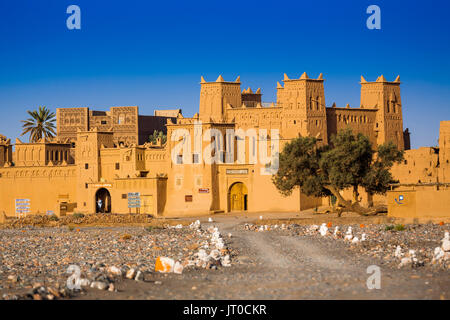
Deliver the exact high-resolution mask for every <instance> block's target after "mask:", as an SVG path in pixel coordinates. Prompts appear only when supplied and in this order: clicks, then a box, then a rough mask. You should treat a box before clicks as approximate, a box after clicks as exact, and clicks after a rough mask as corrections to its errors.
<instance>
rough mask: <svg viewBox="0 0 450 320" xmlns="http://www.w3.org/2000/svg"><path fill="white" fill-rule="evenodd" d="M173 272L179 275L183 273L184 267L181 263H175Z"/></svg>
mask: <svg viewBox="0 0 450 320" xmlns="http://www.w3.org/2000/svg"><path fill="white" fill-rule="evenodd" d="M173 272H174V273H177V274H182V273H183V265H182V264H181V263H180V262H179V261H177V262H175V265H174V266H173Z"/></svg>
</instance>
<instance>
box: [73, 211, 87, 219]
mask: <svg viewBox="0 0 450 320" xmlns="http://www.w3.org/2000/svg"><path fill="white" fill-rule="evenodd" d="M72 217H74V218H75V219H80V218H84V214H82V213H80V212H75V213H74V214H73V215H72Z"/></svg>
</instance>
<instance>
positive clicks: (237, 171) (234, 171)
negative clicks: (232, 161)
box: [227, 169, 248, 174]
mask: <svg viewBox="0 0 450 320" xmlns="http://www.w3.org/2000/svg"><path fill="white" fill-rule="evenodd" d="M227 174H248V169H227Z"/></svg>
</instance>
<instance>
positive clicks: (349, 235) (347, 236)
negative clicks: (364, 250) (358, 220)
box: [344, 227, 353, 241]
mask: <svg viewBox="0 0 450 320" xmlns="http://www.w3.org/2000/svg"><path fill="white" fill-rule="evenodd" d="M352 239H353V233H352V227H348V229H347V232H346V233H345V237H344V240H347V241H350V240H352Z"/></svg>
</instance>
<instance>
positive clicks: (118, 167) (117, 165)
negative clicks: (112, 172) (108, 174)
mask: <svg viewBox="0 0 450 320" xmlns="http://www.w3.org/2000/svg"><path fill="white" fill-rule="evenodd" d="M119 169H120V163H119V162H116V170H119Z"/></svg>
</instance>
